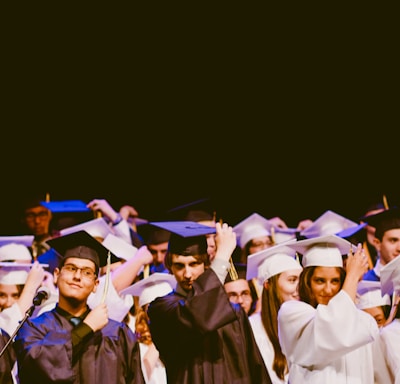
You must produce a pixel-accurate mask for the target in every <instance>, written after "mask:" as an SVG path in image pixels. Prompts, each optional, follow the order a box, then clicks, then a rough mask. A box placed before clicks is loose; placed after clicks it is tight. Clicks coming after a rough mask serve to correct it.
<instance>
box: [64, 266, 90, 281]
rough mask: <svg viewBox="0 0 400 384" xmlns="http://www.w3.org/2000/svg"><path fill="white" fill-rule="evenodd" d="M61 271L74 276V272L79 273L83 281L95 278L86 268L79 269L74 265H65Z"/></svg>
mask: <svg viewBox="0 0 400 384" xmlns="http://www.w3.org/2000/svg"><path fill="white" fill-rule="evenodd" d="M61 270H63V271H65V272H68V273H69V274H71V275H75V273H76V272H78V271H81V274H82V277H84V278H85V279H93V278H94V277H95V276H96V272H94V271H93V270H92V269H90V268H88V267H84V268H79V267H77V266H76V265H75V264H65V265H63V266H62V268H61Z"/></svg>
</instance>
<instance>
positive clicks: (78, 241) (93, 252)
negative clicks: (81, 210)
mask: <svg viewBox="0 0 400 384" xmlns="http://www.w3.org/2000/svg"><path fill="white" fill-rule="evenodd" d="M46 243H47V244H48V245H49V246H50V247H52V248H54V249H55V250H56V252H57V253H58V254H59V255H61V259H60V261H61V264H60V265H63V264H64V262H65V260H66V259H67V258H69V257H76V258H79V259H88V260H92V261H93V263H94V264H95V265H96V269H99V268H100V267H103V266H105V265H106V264H107V257H108V253H109V252H110V256H111V263H115V262H117V261H119V259H118V257H116V256H115V255H114V254H113V253H112V252H111V251H110V250H108V249H107V248H106V247H105V246H104V245H103V244H102V243H101V242H100V241H98V240H96V239H95V238H94V237H93V236H91V235H89V233H87V232H86V231H84V230H81V231H77V232H73V233H70V234H67V235H63V236H59V237H55V238H53V239H50V240H47V241H46Z"/></svg>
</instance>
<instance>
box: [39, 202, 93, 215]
mask: <svg viewBox="0 0 400 384" xmlns="http://www.w3.org/2000/svg"><path fill="white" fill-rule="evenodd" d="M40 204H41V205H43V206H44V207H46V208H47V209H49V210H50V211H51V212H53V213H66V212H89V211H90V209H89V208H87V206H86V204H85V203H84V202H83V201H81V200H60V201H49V202H47V201H41V202H40Z"/></svg>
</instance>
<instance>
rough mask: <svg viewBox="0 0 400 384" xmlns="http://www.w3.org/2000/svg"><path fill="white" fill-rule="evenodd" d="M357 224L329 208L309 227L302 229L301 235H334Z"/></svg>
mask: <svg viewBox="0 0 400 384" xmlns="http://www.w3.org/2000/svg"><path fill="white" fill-rule="evenodd" d="M357 224H358V223H356V222H354V221H352V220H349V219H348V218H346V217H344V216H342V215H339V214H338V213H336V212H333V211H330V210H327V211H325V212H324V213H323V214H322V215H321V216H319V217H318V218H317V219H316V220H315V221H314V222H313V223H312V224H311V225H310V226H309V227H308V228H306V229H305V230H303V231H301V232H300V235H301V236H303V237H306V238H312V237H319V236H325V235H334V234H336V233H338V232H341V231H343V230H345V229H347V228H349V227H355V226H356V225H357Z"/></svg>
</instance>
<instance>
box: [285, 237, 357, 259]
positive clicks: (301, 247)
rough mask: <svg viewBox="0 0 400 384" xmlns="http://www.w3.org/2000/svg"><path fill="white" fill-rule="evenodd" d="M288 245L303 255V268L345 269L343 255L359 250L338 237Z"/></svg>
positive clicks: (302, 241) (319, 238)
mask: <svg viewBox="0 0 400 384" xmlns="http://www.w3.org/2000/svg"><path fill="white" fill-rule="evenodd" d="M286 245H287V246H288V247H290V248H293V249H294V250H295V251H296V252H298V253H300V254H301V255H302V260H301V263H302V265H303V267H310V266H317V267H343V258H342V255H347V254H348V253H349V251H350V250H352V251H353V252H355V251H356V250H357V247H356V246H355V245H354V244H352V243H351V242H350V241H348V240H346V239H343V238H341V237H339V236H336V235H326V236H319V237H313V238H311V239H304V240H299V241H296V242H288V243H286Z"/></svg>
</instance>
